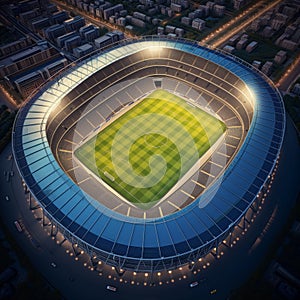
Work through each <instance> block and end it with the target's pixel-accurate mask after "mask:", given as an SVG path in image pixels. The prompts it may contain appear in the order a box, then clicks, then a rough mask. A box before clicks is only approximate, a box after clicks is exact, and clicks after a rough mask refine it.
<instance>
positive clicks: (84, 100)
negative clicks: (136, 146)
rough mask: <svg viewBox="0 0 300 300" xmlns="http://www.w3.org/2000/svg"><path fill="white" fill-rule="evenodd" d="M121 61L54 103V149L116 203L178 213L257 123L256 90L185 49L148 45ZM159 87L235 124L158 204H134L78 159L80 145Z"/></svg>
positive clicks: (106, 200) (132, 211)
mask: <svg viewBox="0 0 300 300" xmlns="http://www.w3.org/2000/svg"><path fill="white" fill-rule="evenodd" d="M178 62H180V64H178ZM115 63H116V64H118V72H117V73H116V71H115V69H117V68H116V67H114V65H115V64H114V63H113V64H111V65H108V66H106V67H105V68H103V69H100V70H99V71H98V72H96V73H95V74H93V76H91V77H90V78H88V79H87V80H85V81H84V82H82V83H81V84H79V85H78V86H77V87H76V89H74V90H73V91H72V92H70V93H69V94H67V95H66V96H65V97H64V98H63V99H62V100H61V101H60V104H59V107H58V108H56V109H54V110H53V111H52V113H51V114H50V117H49V118H48V122H47V133H48V140H49V143H50V146H51V149H52V151H53V153H54V155H55V157H56V159H57V161H58V162H59V163H60V165H61V166H62V168H63V169H64V170H65V171H66V173H67V174H68V175H69V176H70V177H71V178H72V179H73V181H74V182H76V183H77V184H78V183H79V185H80V187H81V188H82V189H83V190H84V191H86V192H87V193H89V194H90V195H91V196H92V197H93V198H94V199H97V200H98V201H100V202H102V203H103V204H105V205H106V206H107V207H108V208H110V209H113V210H114V211H117V212H119V213H122V214H125V215H127V216H133V217H139V218H145V217H146V218H155V217H161V216H165V215H167V214H171V213H173V212H175V211H177V210H178V209H182V208H183V207H185V206H186V205H188V204H189V203H191V202H192V201H193V200H194V199H196V198H197V197H198V196H199V195H200V194H201V193H202V192H203V191H204V190H205V189H206V188H207V187H208V186H210V185H211V184H212V183H213V182H214V181H215V180H216V179H217V178H219V177H220V176H221V174H222V173H223V172H224V170H225V169H226V166H227V165H228V164H229V162H230V160H231V159H232V157H233V156H234V155H235V154H236V153H237V151H238V149H239V147H240V146H241V144H242V142H243V140H244V138H245V136H246V134H247V131H246V130H247V129H248V128H249V127H250V124H251V119H252V115H253V103H254V99H253V95H252V94H251V92H250V89H249V88H248V87H247V86H246V85H245V83H244V82H243V81H242V80H240V79H239V78H238V77H237V76H235V75H234V74H232V73H231V72H230V71H228V70H226V69H224V68H223V67H221V66H220V65H217V64H214V63H208V61H207V60H206V59H203V58H201V57H197V56H195V55H192V54H189V53H184V52H181V51H179V50H174V49H168V48H161V49H160V48H154V50H153V49H152V48H150V49H148V48H147V49H145V50H141V51H139V52H138V53H134V54H132V55H128V56H126V57H125V58H123V59H120V60H118V61H116V62H115ZM122 66H124V67H123V68H122ZM123 74H124V75H123ZM223 78H225V79H226V81H224V80H223ZM224 82H225V83H224ZM158 87H159V88H162V89H164V90H166V91H169V92H172V94H174V95H178V96H180V97H181V98H182V99H185V100H186V101H187V102H189V103H190V104H192V105H197V106H198V107H199V108H201V109H204V110H206V111H207V112H209V113H210V114H212V115H215V116H216V117H217V118H218V119H220V120H222V121H223V122H224V123H225V124H226V128H227V130H226V134H225V136H224V137H223V139H221V140H219V141H218V143H217V145H215V146H214V147H211V148H210V151H208V153H206V155H205V156H204V157H202V160H201V162H200V163H198V164H197V166H194V167H193V168H191V169H192V170H191V171H190V172H188V174H187V175H185V176H184V178H183V179H185V181H184V182H183V180H181V181H180V182H179V184H176V190H175V189H173V190H172V191H171V192H170V193H168V194H167V196H168V197H164V198H163V200H164V201H159V203H158V205H154V206H150V207H149V206H146V207H145V209H143V208H144V206H136V205H131V203H130V202H126V201H124V199H123V197H120V195H119V194H116V193H114V191H112V190H111V189H108V188H107V186H104V185H101V184H99V180H98V178H95V177H94V176H91V174H90V173H91V172H90V169H86V168H83V166H82V164H80V163H79V162H78V160H76V158H75V159H74V149H75V148H76V146H77V145H78V144H81V143H82V142H83V141H86V140H87V139H88V137H89V136H91V135H93V134H94V133H95V130H96V131H97V128H99V127H101V126H102V125H103V124H105V123H106V122H108V121H111V119H112V117H114V118H118V117H119V116H120V114H121V113H120V112H122V110H121V109H122V108H129V109H130V108H131V106H130V105H132V103H135V102H137V101H138V100H140V99H141V98H143V97H145V96H146V95H148V94H150V93H151V92H153V91H155V90H157V89H158ZM152 117H153V116H152ZM153 124H155V122H154V120H153ZM100 125H101V126H100ZM153 126H155V125H153ZM216 126H217V125H216ZM98 130H99V129H98ZM194 130H197V129H194ZM70 141H72V142H70ZM179 145H180V144H179ZM192 146H193V142H192V143H191V148H192ZM211 146H213V143H211ZM117 165H118V164H117ZM196 168H197V169H198V170H197V169H196ZM187 176H189V178H187ZM87 178H88V179H87ZM180 183H181V185H180ZM99 190H101V193H100V192H99ZM103 195H105V196H103Z"/></svg>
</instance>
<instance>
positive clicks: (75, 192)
mask: <svg viewBox="0 0 300 300" xmlns="http://www.w3.org/2000/svg"><path fill="white" fill-rule="evenodd" d="M284 132H285V111H284V106H283V102H282V99H281V96H280V94H279V92H278V91H277V89H276V88H275V86H274V85H273V84H272V82H271V81H270V80H269V79H268V78H267V77H265V76H264V75H263V74H262V73H260V72H259V71H258V70H257V69H255V68H253V67H252V66H251V65H248V64H247V63H245V62H243V61H241V60H239V59H237V58H236V57H234V56H230V55H228V54H225V53H223V52H222V51H219V50H212V49H209V48H208V47H204V46H202V45H199V44H198V43H197V42H192V41H188V40H182V39H178V40H176V39H167V38H165V37H159V36H151V37H143V38H141V39H128V40H125V41H122V42H119V43H118V44H117V45H115V46H114V47H112V48H109V49H107V50H105V51H104V50H103V51H101V52H97V53H94V54H93V55H92V56H90V57H88V58H86V59H84V60H81V61H78V62H77V63H73V64H72V66H71V67H70V68H68V69H67V70H66V71H65V72H64V73H62V74H60V75H59V77H58V78H56V79H55V80H53V81H50V82H48V83H47V84H46V85H45V86H43V88H41V89H40V90H39V91H37V92H36V93H35V95H34V96H33V97H31V98H30V99H29V100H28V101H27V102H26V104H25V105H23V107H22V108H21V109H20V111H19V113H18V116H17V119H16V121H15V125H14V129H13V153H14V157H15V160H16V163H17V166H18V169H19V172H20V174H21V176H22V178H23V180H24V181H25V183H26V185H27V187H28V189H29V191H30V193H31V195H32V197H33V198H34V199H35V201H36V202H37V203H38V204H39V206H40V207H41V208H42V210H43V214H44V216H45V217H46V218H47V219H49V220H50V222H51V226H52V231H53V233H54V234H55V233H56V232H57V231H59V232H60V233H62V234H63V236H64V237H65V238H66V239H67V240H69V241H70V242H71V243H72V244H74V245H76V247H80V249H83V250H84V251H85V252H86V253H88V254H89V256H90V257H91V259H93V260H99V261H102V262H104V263H106V264H108V265H111V266H114V267H116V268H118V269H124V270H132V271H135V272H154V271H159V270H171V269H175V268H178V267H180V266H182V265H186V264H188V263H191V262H193V261H195V260H197V259H199V258H201V257H203V256H204V255H206V254H207V253H209V252H211V251H212V250H214V251H215V252H217V251H218V246H219V245H220V243H222V241H223V240H224V239H226V238H227V237H228V236H229V235H230V234H231V233H232V232H233V231H234V228H235V226H237V225H238V224H239V223H240V222H247V218H248V217H247V214H248V213H249V211H250V212H251V211H255V210H256V208H257V206H258V205H260V201H261V200H262V199H263V197H264V195H265V193H266V192H267V191H268V190H269V189H270V188H271V185H270V182H271V181H272V178H273V176H274V168H275V166H276V164H277V162H278V159H279V156H280V150H281V146H282V142H283V138H284Z"/></svg>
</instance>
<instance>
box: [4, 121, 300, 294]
mask: <svg viewBox="0 0 300 300" xmlns="http://www.w3.org/2000/svg"><path fill="white" fill-rule="evenodd" d="M10 153H11V149H10V146H8V147H7V148H6V149H5V151H4V152H3V153H2V154H1V155H0V164H1V166H2V171H3V170H4V171H9V170H13V171H14V174H15V175H14V176H13V177H10V180H9V182H7V181H6V177H5V176H4V175H3V172H1V173H0V185H1V190H0V214H1V217H2V219H3V221H4V222H5V224H6V225H7V226H8V228H9V230H10V231H11V233H12V235H13V236H14V238H15V239H16V240H17V242H18V243H19V245H20V246H21V248H22V249H23V251H24V252H25V253H26V255H27V256H28V257H29V259H30V260H31V262H32V264H33V265H34V267H35V268H36V269H37V270H38V271H39V272H40V273H42V274H43V276H45V278H46V279H47V280H48V281H49V283H50V284H51V285H52V286H54V287H56V288H57V289H59V290H60V291H61V293H62V294H63V296H64V297H65V298H66V299H72V300H77V299H82V298H84V299H85V300H89V299H95V296H96V297H97V298H99V299H100V298H104V299H122V300H126V299H131V300H132V299H143V300H159V299H166V298H173V299H174V300H182V299H200V298H201V299H203V300H208V299H211V297H212V295H210V291H211V290H213V289H217V293H216V294H214V295H213V298H214V299H216V300H224V299H226V298H227V297H228V295H229V294H230V293H231V292H232V290H235V289H237V288H238V287H239V286H240V285H241V284H243V283H244V282H245V281H246V280H247V279H248V277H249V275H250V274H251V273H252V272H254V271H255V270H256V268H257V266H258V265H259V264H260V263H261V262H262V261H263V260H264V258H265V255H266V253H267V251H268V247H269V245H270V244H271V243H272V242H273V240H274V239H275V237H276V236H277V235H278V233H279V232H280V231H281V228H282V226H283V224H284V222H285V221H286V219H287V217H288V215H289V213H290V210H291V208H292V207H293V204H294V203H295V199H296V197H297V195H298V193H299V191H300V187H299V182H298V176H297V175H299V170H300V155H299V154H300V148H299V144H298V143H297V135H296V133H295V131H294V127H293V126H292V124H291V122H290V121H289V122H288V127H287V134H286V139H285V142H284V146H283V150H282V155H281V161H280V165H279V170H278V173H277V176H276V178H275V182H274V186H273V189H272V192H271V194H270V196H269V197H268V198H267V200H266V201H265V204H264V206H263V209H262V211H261V212H260V214H259V215H257V217H256V219H255V222H254V223H253V225H254V226H250V228H249V229H248V231H247V232H246V234H245V235H243V236H241V238H240V240H239V242H238V243H237V244H236V245H235V246H234V247H233V248H230V249H228V250H224V252H225V253H224V255H223V256H222V257H221V258H220V259H218V260H217V259H215V258H212V256H210V259H211V265H210V267H209V268H206V269H205V270H204V269H202V270H201V272H200V273H199V275H200V276H201V277H205V278H207V280H206V281H205V282H204V283H201V284H199V286H197V287H195V288H192V289H191V288H189V283H190V282H191V281H193V280H195V279H197V278H199V277H197V276H199V275H195V276H196V277H195V276H194V275H193V274H188V278H187V279H185V280H181V281H178V279H176V282H175V283H171V282H170V283H169V284H166V283H164V284H163V285H162V286H158V285H157V286H155V287H149V286H147V287H144V286H142V285H139V286H137V285H130V284H129V283H127V284H125V283H120V282H116V281H114V280H112V279H108V278H107V276H105V275H103V276H102V277H101V276H99V274H98V272H91V271H90V270H89V269H88V268H84V267H83V264H82V262H81V263H80V261H79V262H75V260H74V258H72V257H71V256H69V255H67V254H66V251H65V248H64V247H62V246H59V245H57V244H56V241H55V240H52V239H51V238H50V237H48V235H47V233H46V231H45V230H43V227H42V226H41V224H40V223H39V222H38V221H37V220H36V219H35V217H34V214H33V212H34V211H33V212H31V211H30V210H29V209H28V203H27V202H26V200H25V196H26V195H25V194H24V190H23V187H22V185H21V180H20V177H19V176H18V175H17V170H16V166H15V165H14V162H13V160H8V159H7V157H9V155H10ZM6 195H8V196H9V198H10V200H9V201H6V200H5V196H6ZM287 200H288V201H287ZM16 219H22V220H23V222H24V226H25V228H26V233H27V234H24V233H19V232H17V230H16V228H15V227H14V225H13V222H14V220H16ZM262 233H263V234H262ZM258 238H259V239H258ZM33 239H34V241H35V242H34V243H33V241H32V240H33ZM258 241H259V242H258ZM36 245H39V247H37V246H36ZM226 249H227V248H226ZM51 262H55V263H56V265H57V267H56V268H53V267H52V266H51ZM124 276H126V275H124ZM193 276H194V277H193ZM123 278H126V277H123ZM117 280H118V279H117ZM107 284H112V285H115V286H117V287H118V292H116V293H113V292H110V291H107V290H106V288H105V287H106V285H107ZM120 296H121V297H120Z"/></svg>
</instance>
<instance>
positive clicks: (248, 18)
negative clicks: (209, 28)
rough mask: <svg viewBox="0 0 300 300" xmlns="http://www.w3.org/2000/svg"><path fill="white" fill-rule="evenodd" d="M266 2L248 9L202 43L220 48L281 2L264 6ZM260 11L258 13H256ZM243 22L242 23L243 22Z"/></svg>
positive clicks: (277, 0)
mask: <svg viewBox="0 0 300 300" xmlns="http://www.w3.org/2000/svg"><path fill="white" fill-rule="evenodd" d="M264 2H266V1H259V2H257V3H255V4H254V5H253V6H251V7H250V8H248V9H247V10H246V11H244V12H243V13H241V14H240V15H238V16H237V17H235V18H234V19H233V20H231V21H229V22H228V23H226V24H224V25H223V26H221V27H220V28H218V29H217V30H215V31H214V32H212V33H211V34H210V35H208V36H207V37H206V38H205V39H203V40H202V42H204V43H206V44H209V45H211V46H212V47H214V48H218V47H220V46H221V45H222V44H223V43H224V42H226V41H227V40H229V39H230V38H231V37H232V36H234V35H235V34H237V33H240V32H242V30H243V29H244V28H245V27H247V26H248V25H249V24H250V23H251V22H253V21H254V20H255V19H257V18H259V17H260V16H261V15H263V14H264V13H266V12H267V11H268V10H270V9H272V8H273V7H274V6H276V5H277V4H278V3H279V2H281V0H276V1H273V2H272V3H271V4H268V5H266V6H263V5H264ZM256 10H258V11H257V12H256V13H254V12H255V11H256ZM253 13H254V14H253ZM241 20H242V21H241Z"/></svg>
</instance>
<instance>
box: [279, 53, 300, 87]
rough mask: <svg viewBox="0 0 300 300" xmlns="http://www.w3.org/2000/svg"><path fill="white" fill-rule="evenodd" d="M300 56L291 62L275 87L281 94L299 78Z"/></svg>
mask: <svg viewBox="0 0 300 300" xmlns="http://www.w3.org/2000/svg"><path fill="white" fill-rule="evenodd" d="M299 70H300V55H298V57H297V58H296V59H295V60H294V61H293V62H292V64H291V65H290V66H289V67H288V69H287V70H286V72H285V73H284V74H283V75H282V77H281V78H280V79H279V81H278V82H277V83H276V86H277V87H278V88H279V89H280V90H281V91H283V92H287V91H288V90H289V88H290V85H291V84H293V82H294V81H295V80H296V79H297V78H298V77H299Z"/></svg>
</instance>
